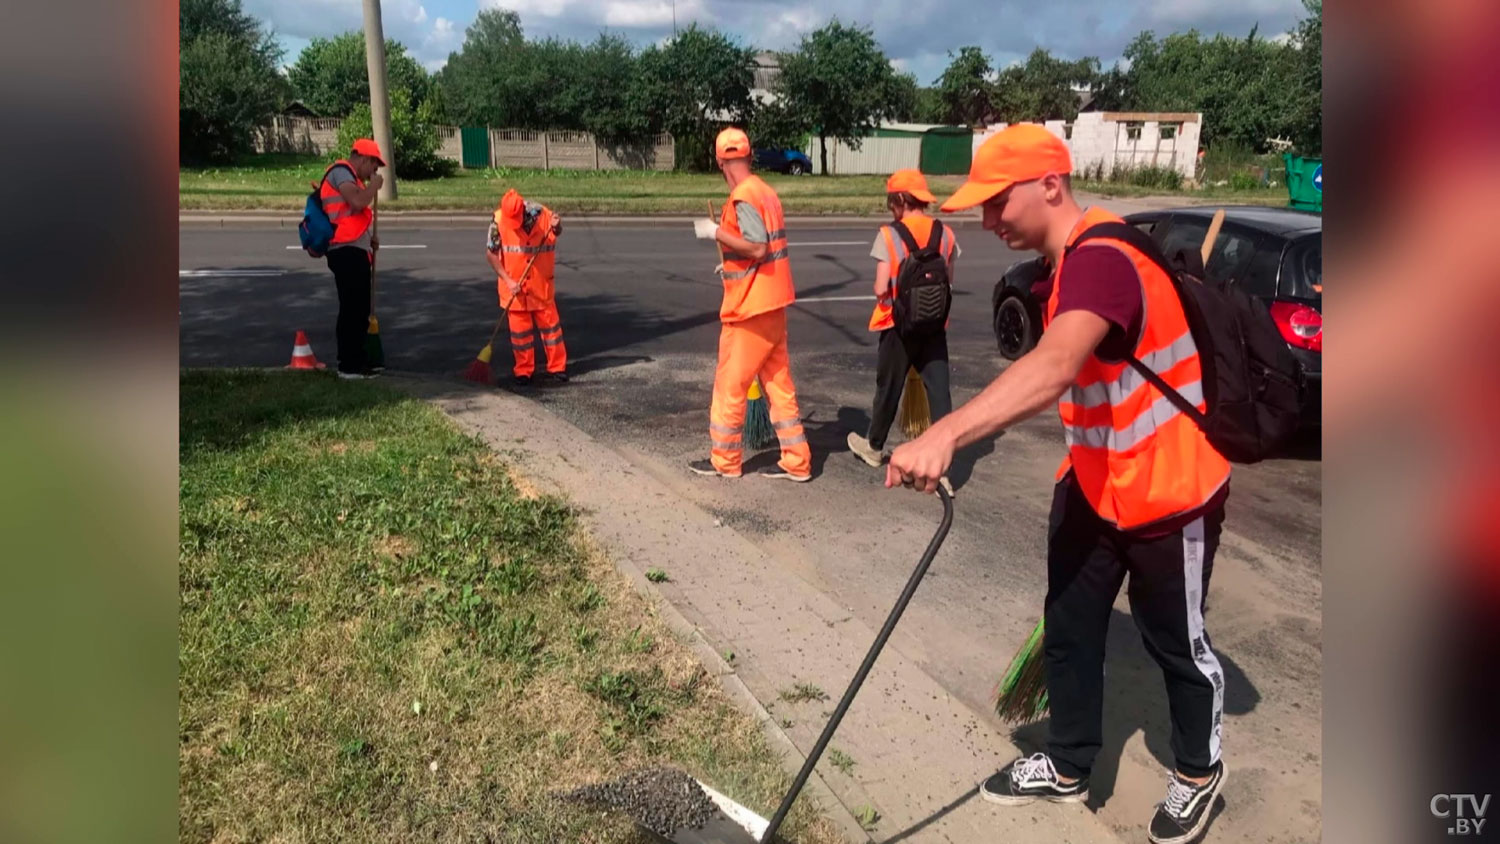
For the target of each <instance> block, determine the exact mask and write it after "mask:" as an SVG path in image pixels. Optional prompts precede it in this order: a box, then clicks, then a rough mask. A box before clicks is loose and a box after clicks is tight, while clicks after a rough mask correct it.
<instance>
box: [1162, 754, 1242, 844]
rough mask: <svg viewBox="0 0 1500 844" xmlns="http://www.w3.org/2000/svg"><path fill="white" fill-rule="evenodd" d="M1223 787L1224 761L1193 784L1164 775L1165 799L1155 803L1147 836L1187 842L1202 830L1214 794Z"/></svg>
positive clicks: (1171, 843)
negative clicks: (1165, 780)
mask: <svg viewBox="0 0 1500 844" xmlns="http://www.w3.org/2000/svg"><path fill="white" fill-rule="evenodd" d="M1223 787H1224V763H1223V762H1222V761H1221V762H1220V763H1219V766H1218V768H1217V769H1215V770H1214V775H1213V776H1211V777H1209V778H1208V782H1206V783H1204V784H1202V785H1195V784H1194V783H1190V782H1187V781H1185V780H1182V779H1179V778H1178V776H1177V774H1175V773H1173V774H1171V775H1169V776H1168V777H1167V799H1165V800H1163V801H1162V802H1160V803H1158V804H1156V815H1155V816H1154V817H1152V818H1151V831H1150V838H1151V841H1152V842H1153V844H1186V842H1188V841H1192V840H1193V839H1195V838H1197V837H1198V836H1199V835H1202V834H1203V828H1204V827H1206V826H1208V816H1209V815H1210V814H1211V813H1212V810H1213V807H1214V798H1216V797H1218V796H1219V789H1221V788H1223Z"/></svg>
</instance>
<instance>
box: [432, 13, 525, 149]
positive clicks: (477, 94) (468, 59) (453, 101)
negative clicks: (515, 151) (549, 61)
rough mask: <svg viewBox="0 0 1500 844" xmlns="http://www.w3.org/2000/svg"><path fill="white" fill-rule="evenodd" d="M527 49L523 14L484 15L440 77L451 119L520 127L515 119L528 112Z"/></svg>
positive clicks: (476, 20) (466, 36)
mask: <svg viewBox="0 0 1500 844" xmlns="http://www.w3.org/2000/svg"><path fill="white" fill-rule="evenodd" d="M525 48H526V38H525V36H524V35H523V34H522V32H521V18H520V16H519V15H517V14H516V13H515V12H513V11H510V10H504V11H502V10H498V9H487V10H485V11H482V12H480V13H479V15H478V16H477V17H476V18H474V22H473V23H472V24H470V25H469V28H468V29H467V30H465V31H464V43H463V47H462V48H460V49H459V51H458V52H456V53H450V54H449V55H448V63H447V65H445V66H444V67H443V69H442V70H441V71H440V72H439V73H438V76H437V85H438V87H439V88H440V89H442V92H443V97H444V99H445V100H446V101H447V105H448V113H449V115H450V116H451V117H452V118H453V119H454V120H456V121H457V122H458V123H459V124H461V125H464V126H496V127H509V126H519V125H521V124H519V123H517V122H516V121H515V120H514V116H515V115H516V114H517V112H520V111H522V110H523V109H524V108H527V107H528V106H527V99H528V97H527V93H528V92H527V91H526V89H525V87H524V86H523V79H522V77H523V74H524V71H525V67H524V59H525V56H524V50H525Z"/></svg>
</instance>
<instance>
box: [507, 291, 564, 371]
mask: <svg viewBox="0 0 1500 844" xmlns="http://www.w3.org/2000/svg"><path fill="white" fill-rule="evenodd" d="M533 330H535V331H536V332H538V333H539V334H541V338H542V350H543V351H544V352H545V353H546V355H547V371H548V372H553V373H557V372H563V371H566V370H567V368H568V347H567V346H564V345H563V334H562V319H561V318H560V317H559V316H558V315H557V303H556V302H548V303H547V304H546V306H545V307H543V308H542V309H541V310H537V311H516V310H512V311H511V312H510V352H511V355H513V356H514V357H515V361H516V362H515V367H514V368H513V369H512V370H511V371H512V372H514V373H515V374H516V375H530V374H532V373H533V372H535V371H536V337H535V336H534V335H533V334H532V331H533Z"/></svg>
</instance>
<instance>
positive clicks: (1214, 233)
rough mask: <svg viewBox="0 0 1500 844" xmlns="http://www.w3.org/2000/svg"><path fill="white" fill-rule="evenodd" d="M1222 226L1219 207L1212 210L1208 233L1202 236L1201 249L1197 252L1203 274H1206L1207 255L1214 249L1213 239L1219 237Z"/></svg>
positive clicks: (1222, 219) (1222, 211)
mask: <svg viewBox="0 0 1500 844" xmlns="http://www.w3.org/2000/svg"><path fill="white" fill-rule="evenodd" d="M1223 227H1224V209H1223V208H1220V209H1219V210H1218V211H1215V212H1214V219H1213V222H1211V223H1209V224H1208V234H1206V235H1204V236H1203V249H1202V250H1201V252H1200V253H1199V254H1200V255H1201V256H1202V258H1203V274H1204V275H1208V255H1209V253H1210V252H1212V251H1214V241H1216V240H1218V239H1219V229H1221V228H1223Z"/></svg>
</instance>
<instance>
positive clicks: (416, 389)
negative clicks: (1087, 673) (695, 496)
mask: <svg viewBox="0 0 1500 844" xmlns="http://www.w3.org/2000/svg"><path fill="white" fill-rule="evenodd" d="M391 380H392V381H393V382H394V384H395V385H396V386H399V387H401V388H403V389H407V390H409V391H411V392H412V393H413V394H415V395H418V396H421V397H423V398H426V399H428V400H431V401H433V402H434V403H435V404H436V405H437V406H438V407H439V408H441V409H442V410H443V411H444V412H446V413H448V414H449V415H450V416H451V417H452V418H453V419H454V420H455V421H456V422H457V424H458V425H459V426H460V427H461V428H463V429H464V430H465V431H468V432H470V433H473V434H476V435H478V436H480V437H482V438H484V439H485V441H486V442H488V443H489V444H490V446H491V447H492V448H494V449H496V451H498V452H499V453H501V454H502V455H503V456H504V457H505V458H506V459H508V460H510V461H512V462H513V463H514V464H515V465H516V466H517V468H518V470H519V471H520V472H521V473H522V474H524V475H525V476H526V477H527V478H528V479H529V480H531V481H533V482H535V483H536V484H537V485H538V486H539V487H540V488H541V489H543V490H544V491H549V492H555V493H558V494H561V495H564V496H566V497H567V498H568V499H570V500H571V501H572V502H573V503H574V504H575V505H576V506H577V507H579V508H580V509H581V510H582V511H583V514H584V516H583V518H584V522H585V525H586V528H587V530H588V531H589V533H590V534H591V535H592V537H593V538H594V539H595V540H596V541H597V542H598V543H599V545H600V547H602V548H604V549H606V550H607V552H608V554H609V555H610V557H611V559H613V560H614V562H615V563H616V565H618V566H619V567H620V568H621V570H622V571H624V572H626V573H627V575H629V576H631V577H632V579H633V580H634V581H635V582H636V583H637V585H638V587H640V588H642V589H646V590H649V591H652V592H654V593H656V594H657V595H658V596H659V598H660V599H661V601H663V602H664V606H663V607H662V612H663V615H664V616H666V617H668V619H669V620H670V618H671V617H672V616H674V615H678V614H680V616H681V618H682V619H683V620H685V621H686V623H688V624H690V625H691V626H692V628H693V629H694V631H695V634H694V637H695V638H700V639H701V641H700V646H699V651H700V655H701V656H703V657H704V661H705V664H706V665H707V666H708V667H709V669H710V671H714V672H716V673H718V674H719V679H720V681H721V682H722V683H723V684H724V685H725V687H726V688H727V689H729V690H730V691H731V692H735V691H736V690H737V689H743V690H745V691H747V692H748V693H749V694H750V695H752V696H753V698H754V700H753V701H749V700H746V701H744V702H745V704H746V706H747V708H748V709H749V710H750V711H751V712H752V713H755V714H759V715H762V722H763V724H764V726H765V727H766V729H767V731H768V732H769V733H770V734H771V735H772V738H773V743H775V740H776V739H777V738H778V737H780V736H784V737H785V738H786V739H789V741H790V744H789V745H788V744H783V745H782V746H784V747H787V748H788V749H789V750H790V751H791V753H790V754H789V758H787V759H786V760H784V761H785V765H786V768H787V770H789V771H795V770H796V768H797V767H799V766H800V765H801V763H802V761H803V758H804V757H803V756H802V752H805V751H806V750H808V749H810V748H811V747H812V745H813V743H814V741H815V740H816V738H817V735H818V733H819V731H820V730H821V729H822V727H823V725H824V724H825V723H826V719H827V717H828V715H829V714H830V713H831V711H832V709H833V706H834V704H835V703H836V701H837V698H838V696H839V695H840V694H841V693H842V692H843V689H844V687H845V686H846V685H847V683H848V681H849V679H850V678H851V677H852V676H853V674H854V671H855V669H856V668H857V666H858V665H859V662H860V660H861V659H862V658H863V656H864V654H865V652H866V650H867V649H868V648H869V645H870V643H871V642H872V641H873V640H874V637H875V631H874V630H872V629H871V628H870V627H868V626H866V625H865V624H863V623H862V622H860V621H859V620H857V619H856V618H854V614H853V613H852V612H851V611H850V609H849V608H847V607H843V606H839V605H838V604H837V603H835V602H834V601H833V600H831V599H830V598H829V597H828V596H827V595H826V594H825V593H823V592H821V591H819V590H818V589H816V588H814V587H813V586H812V585H810V584H809V583H808V582H807V581H805V580H804V579H803V578H802V577H800V576H799V575H798V574H797V573H795V572H793V571H791V570H790V569H789V568H787V567H785V566H783V565H781V564H780V563H778V562H777V561H776V560H775V559H773V558H772V557H770V556H768V555H767V554H766V553H765V552H763V551H762V550H761V549H760V548H759V547H757V545H755V544H754V543H752V542H751V541H749V540H748V539H746V538H745V537H743V536H742V535H740V533H739V532H738V531H736V530H735V529H733V528H731V527H728V526H726V525H724V524H723V523H722V521H721V520H719V519H717V518H715V517H714V516H713V515H711V514H709V513H708V512H706V511H704V510H702V509H700V508H699V507H697V506H695V505H693V504H691V503H689V502H687V501H685V500H683V499H682V498H681V497H680V496H678V495H676V494H675V493H673V492H672V491H671V489H670V488H669V487H668V486H667V485H666V484H664V483H662V482H661V481H660V480H658V479H656V478H655V477H653V476H651V475H650V474H648V473H646V472H645V471H643V470H642V469H641V468H640V467H639V466H637V465H635V464H633V463H632V462H631V461H630V460H628V459H627V458H626V457H624V456H623V455H621V454H620V453H618V452H616V451H615V450H614V449H612V448H610V447H609V446H608V445H606V444H604V443H602V442H600V441H598V440H596V439H594V438H592V437H590V436H589V435H587V434H585V433H584V432H582V431H581V430H579V429H578V428H576V427H574V426H573V425H571V424H569V423H567V422H566V421H564V420H562V419H561V418H560V417H558V416H556V415H555V414H553V413H551V412H549V411H548V410H546V409H545V408H543V407H542V406H541V405H539V404H538V403H536V402H534V401H530V400H528V399H525V398H521V397H517V396H514V395H511V394H509V393H506V392H500V391H493V390H478V389H471V388H469V387H468V386H466V385H463V384H461V383H455V382H446V381H433V380H417V379H405V378H393V379H391ZM724 483H732V482H731V481H724ZM914 498H915V497H914ZM912 506H913V507H914V508H920V507H924V506H925V507H926V508H927V509H930V511H931V525H932V527H933V528H934V529H935V528H936V525H937V522H938V518H939V516H940V509H939V505H938V502H937V501H936V499H934V500H932V501H931V502H930V503H927V502H922V501H919V500H916V501H914V502H913V505H912ZM924 542H925V540H924ZM942 561H943V554H942V553H941V552H940V553H939V554H938V557H937V560H936V563H935V565H941V564H942ZM915 563H916V560H915V559H913V560H912V561H911V563H910V564H911V565H913V566H914V565H915ZM647 568H659V569H662V570H663V571H665V572H667V574H668V575H669V577H670V578H671V579H670V581H668V582H666V583H662V584H649V583H647V581H646V580H645V578H644V576H643V574H642V573H643V572H644V571H645V570H646V569H647ZM890 597H891V601H892V602H894V601H895V599H896V595H895V594H892V595H891V596H890ZM922 598H923V593H922V590H921V589H919V590H918V591H917V593H916V597H915V599H914V601H913V605H914V606H915V605H917V604H919V603H921V601H922ZM898 630H899V628H898ZM718 654H733V659H732V662H726V661H725V659H723V658H720V657H719V656H718ZM799 683H806V684H813V685H815V686H818V687H820V688H821V689H822V690H823V691H824V692H825V693H826V694H827V695H828V697H829V699H828V700H824V701H804V702H798V703H789V702H787V701H785V700H783V699H782V698H781V695H782V693H783V692H784V691H789V690H791V689H792V688H793V687H794V686H795V685H796V684H799ZM757 701H758V702H759V705H760V706H763V707H764V710H765V711H768V712H769V717H764V713H763V712H762V711H761V710H760V708H759V706H757V705H756V702H757ZM830 748H837V749H839V750H841V751H842V752H843V753H845V754H847V755H848V756H849V757H850V758H852V759H853V760H854V765H853V767H852V768H851V769H849V771H848V772H847V773H845V772H841V771H839V770H838V769H835V768H834V767H833V766H832V765H830V764H829V760H828V759H827V756H826V755H825V758H824V759H823V760H822V761H821V762H820V764H819V766H818V771H819V774H820V775H821V780H822V782H823V783H826V786H827V788H828V791H825V790H824V789H823V787H822V785H821V784H819V783H811V784H810V787H809V789H808V791H807V792H806V793H805V795H804V798H803V799H819V797H820V794H821V797H822V799H821V800H819V802H820V803H822V808H823V809H824V810H825V811H826V812H827V813H828V814H829V815H830V817H833V818H835V819H836V820H839V821H840V822H841V823H842V824H843V826H844V827H845V829H846V830H848V831H849V832H850V834H851V837H854V838H856V840H861V839H863V838H864V836H863V835H862V833H860V832H859V830H858V825H857V824H855V823H853V822H852V817H851V815H852V814H853V813H854V812H856V811H858V810H860V809H861V808H863V807H865V806H871V807H874V808H875V809H876V810H877V811H878V812H879V814H880V819H879V821H878V822H877V823H876V824H875V826H874V829H873V831H872V834H873V835H874V836H875V840H879V841H914V842H915V841H934V842H939V841H941V842H955V844H959V843H961V844H970V842H980V841H1008V842H1078V844H1091V843H1092V842H1101V843H1104V842H1107V843H1108V844H1114V842H1117V841H1119V840H1120V839H1118V838H1117V837H1116V836H1115V834H1114V833H1113V832H1112V831H1111V830H1110V829H1109V828H1108V827H1107V826H1106V825H1105V824H1104V823H1103V822H1101V821H1100V820H1099V819H1098V818H1097V817H1096V816H1095V815H1094V814H1092V813H1091V812H1090V811H1089V810H1087V809H1085V808H1083V807H1081V806H1077V805H1069V806H1059V805H1053V804H1045V803H1044V804H1037V805H1034V806H1030V807H1024V808H1020V809H1001V808H998V807H995V806H992V805H990V804H988V803H985V802H983V801H982V800H980V799H979V798H978V796H977V788H976V787H977V784H978V783H979V782H980V780H982V779H983V778H984V777H985V776H988V775H989V774H991V773H993V772H994V770H995V769H996V767H997V765H998V764H1000V763H1002V762H1004V761H1005V760H1007V759H1009V758H1010V757H1012V756H1014V755H1015V754H1017V753H1018V752H1020V751H1018V750H1017V748H1016V747H1015V746H1014V745H1013V744H1012V743H1011V742H1010V741H1009V739H1008V738H1007V737H1006V736H1003V735H1001V734H999V733H997V732H996V731H995V730H994V729H993V728H991V727H990V726H988V725H987V724H986V723H985V721H984V719H982V718H981V717H979V716H978V715H977V714H976V713H975V712H973V711H972V710H970V709H969V708H967V706H966V705H965V704H963V703H962V702H960V701H959V700H957V699H955V698H954V697H952V696H951V695H949V694H948V693H947V692H945V691H944V690H943V689H942V688H941V687H940V686H939V685H938V683H937V682H936V681H934V680H933V679H932V678H931V677H930V676H928V675H927V674H926V673H924V672H923V671H922V670H921V669H920V668H918V667H917V666H916V665H915V664H913V663H912V662H911V661H909V660H907V659H906V658H905V657H903V656H902V655H901V653H899V652H898V651H896V650H895V649H893V648H887V649H886V651H885V652H884V653H882V655H881V657H880V659H879V661H878V662H877V663H876V665H875V668H874V670H873V671H872V672H871V674H870V676H869V679H868V680H867V681H866V683H865V686H864V688H863V689H862V691H861V692H860V695H859V696H858V698H856V700H855V702H854V704H853V706H852V707H851V708H850V710H849V713H848V715H847V716H846V717H845V719H844V722H843V724H842V725H841V727H840V729H839V731H838V734H837V735H836V736H835V737H834V739H833V742H832V743H831V745H830Z"/></svg>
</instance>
